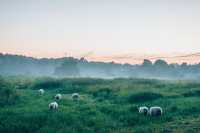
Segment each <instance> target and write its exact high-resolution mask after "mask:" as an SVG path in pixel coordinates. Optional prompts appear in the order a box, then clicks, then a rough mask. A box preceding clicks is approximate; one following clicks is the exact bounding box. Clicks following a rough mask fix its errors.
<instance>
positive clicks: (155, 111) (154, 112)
mask: <svg viewBox="0 0 200 133" xmlns="http://www.w3.org/2000/svg"><path fill="white" fill-rule="evenodd" d="M38 92H39V94H40V95H43V94H44V89H39V91H38ZM79 97H80V96H79V94H78V93H73V94H72V99H73V100H74V101H77V100H78V99H79ZM54 98H55V99H56V100H60V99H61V98H62V95H61V94H56V95H55V97H54ZM49 109H58V103H57V102H51V103H50V104H49ZM138 111H139V113H140V114H143V115H145V116H146V115H150V116H161V115H162V113H163V111H162V108H161V107H156V106H155V107H150V109H149V108H148V107H146V106H142V107H139V109H138Z"/></svg>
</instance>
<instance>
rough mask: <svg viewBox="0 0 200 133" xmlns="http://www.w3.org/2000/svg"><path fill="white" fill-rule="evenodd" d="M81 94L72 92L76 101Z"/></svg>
mask: <svg viewBox="0 0 200 133" xmlns="http://www.w3.org/2000/svg"><path fill="white" fill-rule="evenodd" d="M79 97H80V96H79V94H78V93H73V94H72V99H73V100H74V101H77V100H78V99H79Z"/></svg>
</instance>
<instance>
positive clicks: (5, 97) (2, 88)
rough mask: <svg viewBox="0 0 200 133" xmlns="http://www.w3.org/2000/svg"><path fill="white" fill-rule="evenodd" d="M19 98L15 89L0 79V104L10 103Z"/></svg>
mask: <svg viewBox="0 0 200 133" xmlns="http://www.w3.org/2000/svg"><path fill="white" fill-rule="evenodd" d="M18 99H19V95H18V94H17V92H16V90H14V89H12V88H11V85H10V84H9V83H7V82H6V81H4V80H2V79H0V105H1V106H5V105H12V104H15V103H16V101H17V100H18Z"/></svg>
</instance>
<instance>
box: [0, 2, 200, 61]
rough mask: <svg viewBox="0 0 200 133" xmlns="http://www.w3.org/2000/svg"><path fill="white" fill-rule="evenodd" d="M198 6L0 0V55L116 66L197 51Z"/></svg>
mask: <svg viewBox="0 0 200 133" xmlns="http://www.w3.org/2000/svg"><path fill="white" fill-rule="evenodd" d="M199 7H200V1H199V0H0V52H2V53H11V54H20V55H27V56H33V57H38V58H41V57H55V58H56V57H63V56H74V57H81V56H85V57H86V58H87V59H88V60H96V61H115V62H120V63H141V61H142V59H143V58H150V57H157V56H158V57H161V56H162V57H163V56H164V57H170V56H176V55H178V56H179V55H187V54H191V53H197V52H200V8H199ZM199 59H200V58H198V57H196V56H195V57H193V56H192V57H188V58H167V59H166V60H167V61H168V62H190V63H195V62H200V60H199Z"/></svg>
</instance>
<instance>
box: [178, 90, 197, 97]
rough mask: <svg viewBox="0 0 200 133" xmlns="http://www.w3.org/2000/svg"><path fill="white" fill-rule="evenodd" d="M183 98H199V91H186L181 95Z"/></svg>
mask: <svg viewBox="0 0 200 133" xmlns="http://www.w3.org/2000/svg"><path fill="white" fill-rule="evenodd" d="M182 95H183V96H184V97H192V96H200V90H195V91H188V92H185V93H183V94H182Z"/></svg>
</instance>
